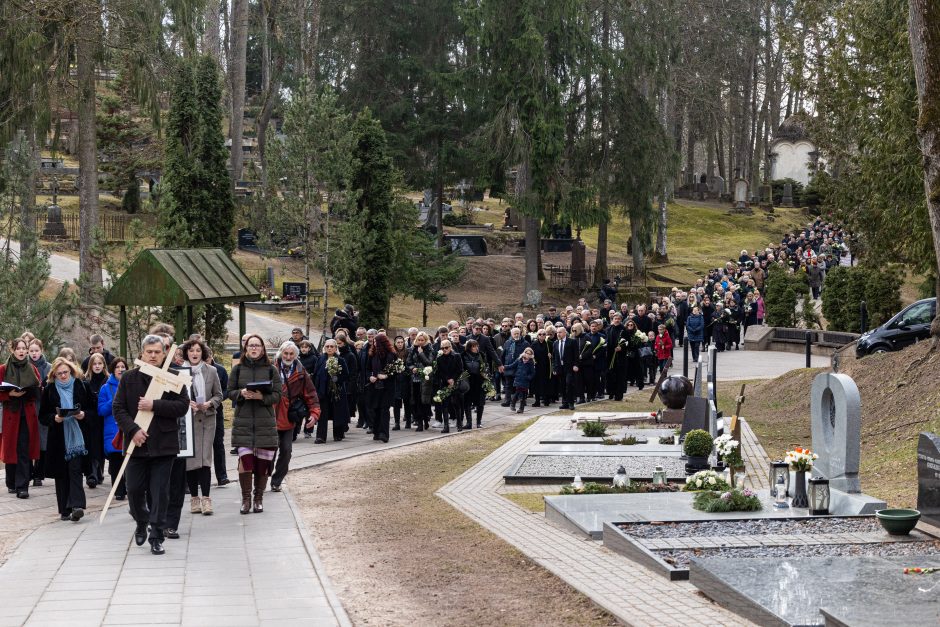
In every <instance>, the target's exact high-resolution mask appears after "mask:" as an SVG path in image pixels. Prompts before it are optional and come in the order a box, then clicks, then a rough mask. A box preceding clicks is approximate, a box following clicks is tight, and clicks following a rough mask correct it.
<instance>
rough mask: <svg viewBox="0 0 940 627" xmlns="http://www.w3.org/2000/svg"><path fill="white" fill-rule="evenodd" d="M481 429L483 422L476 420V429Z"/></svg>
mask: <svg viewBox="0 0 940 627" xmlns="http://www.w3.org/2000/svg"><path fill="white" fill-rule="evenodd" d="M482 428H483V421H482V420H477V429H482Z"/></svg>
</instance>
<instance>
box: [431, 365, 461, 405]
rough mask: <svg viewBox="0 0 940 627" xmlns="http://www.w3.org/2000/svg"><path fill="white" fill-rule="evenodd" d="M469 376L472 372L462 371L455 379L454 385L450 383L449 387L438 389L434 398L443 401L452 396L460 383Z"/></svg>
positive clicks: (439, 401) (436, 400)
mask: <svg viewBox="0 0 940 627" xmlns="http://www.w3.org/2000/svg"><path fill="white" fill-rule="evenodd" d="M469 378H470V373H469V372H467V371H466V370H464V371H463V373H461V375H460V376H459V377H457V380H456V381H454V384H453V385H448V386H447V387H443V388H441V389H440V390H438V391H437V392H436V393H435V394H434V398H433V399H432V400H433V401H434V402H435V403H443V402H444V401H446V400H447V399H448V398H450V396H451V394H453V393H454V392H455V391H456V390H457V386H458V385H460V382H461V381H466V380H467V379H469Z"/></svg>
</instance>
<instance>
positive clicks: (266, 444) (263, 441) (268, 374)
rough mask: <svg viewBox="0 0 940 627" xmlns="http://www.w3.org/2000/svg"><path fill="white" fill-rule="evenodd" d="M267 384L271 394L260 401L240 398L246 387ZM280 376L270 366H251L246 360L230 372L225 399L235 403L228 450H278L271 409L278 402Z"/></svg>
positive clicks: (275, 427) (250, 361)
mask: <svg viewBox="0 0 940 627" xmlns="http://www.w3.org/2000/svg"><path fill="white" fill-rule="evenodd" d="M260 381H270V382H271V391H270V392H268V393H266V394H264V395H263V396H262V398H261V400H248V399H246V398H243V397H242V396H241V391H242V389H244V388H245V386H246V385H248V384H249V383H257V382H260ZM282 387H283V386H282V385H281V376H280V375H279V374H278V373H277V370H276V369H275V368H274V366H273V365H271V364H263V363H258V362H253V361H252V360H250V359H248V358H247V357H246V358H244V359H242V361H241V363H240V364H238V365H236V366H235V367H234V368H232V373H231V374H230V375H229V378H228V394H227V396H228V398H229V399H230V400H231V401H232V402H233V403H235V419H234V420H233V421H232V446H235V447H246V448H272V449H276V448H277V446H278V437H277V420H276V417H275V408H276V407H277V404H278V403H280V402H281V390H282Z"/></svg>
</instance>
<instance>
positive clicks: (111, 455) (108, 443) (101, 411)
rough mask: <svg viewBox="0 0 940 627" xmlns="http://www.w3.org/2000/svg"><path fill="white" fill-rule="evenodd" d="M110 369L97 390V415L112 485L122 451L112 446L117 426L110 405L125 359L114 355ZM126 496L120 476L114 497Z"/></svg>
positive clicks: (122, 371)
mask: <svg viewBox="0 0 940 627" xmlns="http://www.w3.org/2000/svg"><path fill="white" fill-rule="evenodd" d="M110 370H111V376H110V377H108V380H107V381H105V383H104V385H102V386H101V389H100V390H98V416H100V418H101V424H102V427H103V429H104V456H105V459H107V460H108V474H109V475H111V485H114V480H115V478H117V474H118V471H119V470H120V469H121V463H122V462H123V461H124V451H123V450H121V449H119V448H114V444H113V442H114V436H115V435H117V433H118V426H117V421H116V420H115V419H114V410H113V409H112V408H111V405H112V403H113V402H114V395H115V394H117V389H118V384H119V383H120V382H121V375H122V374H124V371H125V370H127V361H126V360H125V359H124V358H123V357H115V358H114V359H113V360H112V361H111V368H110ZM118 442H120V443H121V444H123V438H118ZM126 497H127V488H126V487H125V485H124V477H121V483H120V485H118V489H117V490H116V491H115V493H114V498H116V499H117V500H119V501H123V500H124V499H125V498H126Z"/></svg>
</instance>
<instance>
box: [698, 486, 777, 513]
mask: <svg viewBox="0 0 940 627" xmlns="http://www.w3.org/2000/svg"><path fill="white" fill-rule="evenodd" d="M692 507H693V508H695V509H697V510H700V511H703V512H710V513H714V512H756V511H758V510H760V509H762V508H763V506H762V505H761V502H760V499H759V498H758V497H757V495H756V494H754V493H753V492H751V491H750V490H748V489H747V488H744V489H743V490H738V489H734V490H728V491H726V492H722V493H718V492H717V491H707V492H699V493H698V494H696V495H695V500H693V501H692Z"/></svg>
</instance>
